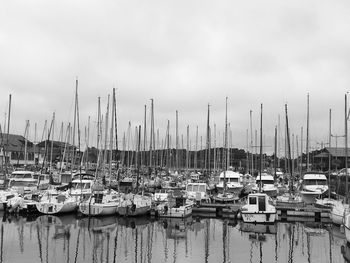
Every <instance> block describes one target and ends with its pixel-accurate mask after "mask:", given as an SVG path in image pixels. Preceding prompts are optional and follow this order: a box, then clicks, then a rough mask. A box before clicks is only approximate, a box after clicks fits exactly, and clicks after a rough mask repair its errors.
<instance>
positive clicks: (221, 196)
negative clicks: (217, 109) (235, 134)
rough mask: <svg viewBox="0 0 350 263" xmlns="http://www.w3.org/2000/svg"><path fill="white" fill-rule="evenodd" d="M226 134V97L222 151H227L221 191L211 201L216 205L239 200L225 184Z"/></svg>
mask: <svg viewBox="0 0 350 263" xmlns="http://www.w3.org/2000/svg"><path fill="white" fill-rule="evenodd" d="M227 132H228V131H227V97H226V109H225V140H224V144H225V145H224V149H225V150H226V151H227V154H226V155H225V156H226V158H225V162H224V171H223V172H222V182H223V187H222V191H221V192H218V193H217V194H216V195H214V196H213V201H214V202H217V203H232V202H235V201H237V200H238V199H239V197H238V195H236V194H234V193H230V192H228V191H227V182H226V181H227V179H226V173H227V166H228V144H227Z"/></svg>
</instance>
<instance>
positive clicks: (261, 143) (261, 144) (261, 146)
mask: <svg viewBox="0 0 350 263" xmlns="http://www.w3.org/2000/svg"><path fill="white" fill-rule="evenodd" d="M262 113H263V105H262V103H261V104H260V167H259V170H260V171H259V173H260V184H259V192H260V193H261V184H262V182H261V173H262V149H263V141H262V137H263V136H262Z"/></svg>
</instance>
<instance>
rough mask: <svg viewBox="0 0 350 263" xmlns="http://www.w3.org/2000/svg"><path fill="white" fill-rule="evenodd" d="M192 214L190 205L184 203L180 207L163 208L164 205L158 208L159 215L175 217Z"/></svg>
mask: <svg viewBox="0 0 350 263" xmlns="http://www.w3.org/2000/svg"><path fill="white" fill-rule="evenodd" d="M190 215H192V206H191V205H184V206H180V207H177V208H175V207H172V208H169V209H164V207H162V208H160V209H159V210H158V216H159V217H176V218H183V217H187V216H190Z"/></svg>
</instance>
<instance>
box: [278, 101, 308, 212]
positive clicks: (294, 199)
mask: <svg viewBox="0 0 350 263" xmlns="http://www.w3.org/2000/svg"><path fill="white" fill-rule="evenodd" d="M285 111H286V130H287V148H288V159H289V168H290V176H289V182H288V183H289V189H288V192H287V193H285V194H284V195H281V196H277V199H276V204H277V205H282V206H283V205H287V206H293V207H296V206H297V207H300V206H304V202H303V200H302V199H301V197H300V196H299V195H295V191H294V176H293V169H292V167H293V166H292V156H291V149H290V137H289V123H288V110H287V104H286V105H285Z"/></svg>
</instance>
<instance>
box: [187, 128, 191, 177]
mask: <svg viewBox="0 0 350 263" xmlns="http://www.w3.org/2000/svg"><path fill="white" fill-rule="evenodd" d="M186 140H187V145H186V171H188V169H189V160H190V158H189V154H190V144H189V143H190V142H189V140H190V126H189V125H187V135H186Z"/></svg>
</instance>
